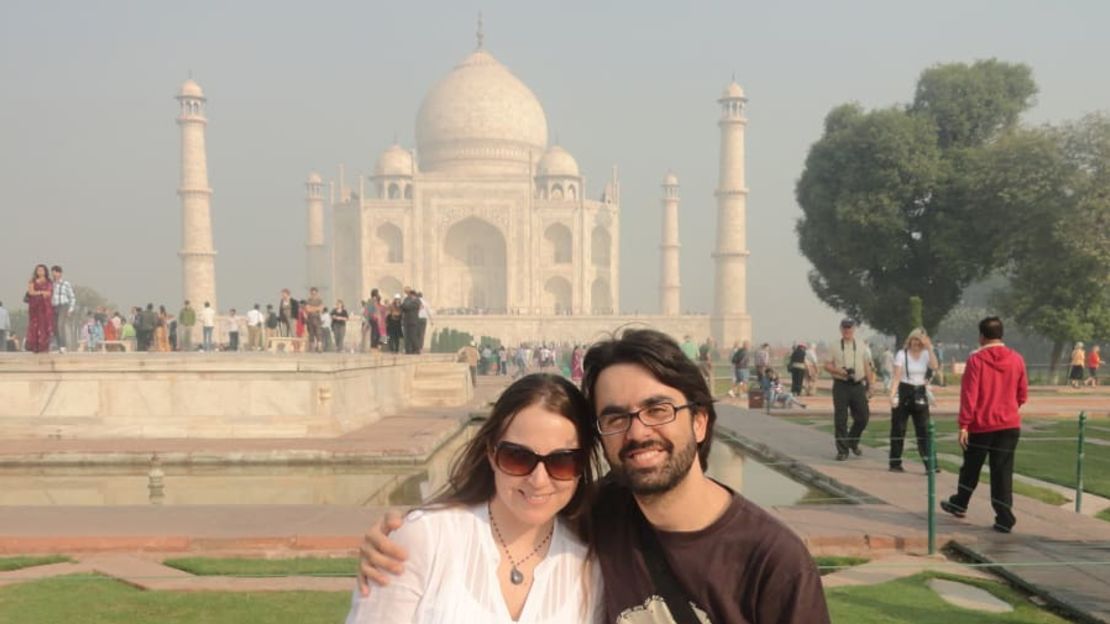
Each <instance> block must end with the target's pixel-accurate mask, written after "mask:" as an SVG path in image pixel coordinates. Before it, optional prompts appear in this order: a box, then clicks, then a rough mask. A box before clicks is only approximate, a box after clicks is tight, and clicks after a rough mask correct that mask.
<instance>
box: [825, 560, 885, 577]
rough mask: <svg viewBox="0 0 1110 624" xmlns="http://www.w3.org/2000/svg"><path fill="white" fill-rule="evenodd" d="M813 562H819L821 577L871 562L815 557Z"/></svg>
mask: <svg viewBox="0 0 1110 624" xmlns="http://www.w3.org/2000/svg"><path fill="white" fill-rule="evenodd" d="M813 560H814V561H815V562H817V569H818V570H820V571H821V576H825V575H826V574H832V573H833V572H839V571H841V570H843V569H844V568H850V567H852V566H858V565H863V564H865V563H867V562H868V561H871V560H870V559H862V558H860V557H814V558H813Z"/></svg>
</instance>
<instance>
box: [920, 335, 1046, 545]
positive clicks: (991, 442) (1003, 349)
mask: <svg viewBox="0 0 1110 624" xmlns="http://www.w3.org/2000/svg"><path fill="white" fill-rule="evenodd" d="M979 345H980V348H979V349H978V350H976V351H975V352H974V353H972V354H971V357H969V358H968V359H967V366H966V367H965V368H964V376H963V380H962V382H961V384H960V438H959V439H960V446H961V447H962V448H963V449H964V462H963V465H962V466H961V467H960V485H959V490H958V491H957V492H956V493H955V494H953V495H952V496H950V497H948V500H943V501H941V503H940V508H941V509H943V510H944V511H946V512H948V513H950V514H952V515H953V516H956V517H957V518H963V517H964V515H965V514H966V513H967V504H968V502H969V501H970V500H971V495H972V494H973V493H974V492H975V486H976V485H978V484H979V471H981V470H982V469H983V461H984V460H988V459H989V462H990V469H991V475H990V476H991V506H992V507H994V514H995V515H994V530H995V531H998V532H999V533H1009V532H1010V531H1011V530H1013V528H1014V523H1015V522H1016V519H1015V518H1014V512H1013V502H1014V487H1013V485H1014V483H1013V482H1014V450H1015V449H1016V448H1017V443H1018V437H1019V436H1020V434H1021V414H1019V413H1018V409H1019V408H1020V407H1021V406H1022V405H1023V404H1024V403H1025V400H1026V398H1027V397H1028V395H1029V381H1028V379H1027V378H1026V375H1025V360H1024V359H1022V357H1021V355H1020V354H1019V353H1018V352H1017V351H1014V350H1013V349H1011V348H1009V347H1007V346H1006V345H1004V344H1002V321H1001V320H999V318H998V317H997V316H991V317H987V318H985V319H983V320H982V321H980V323H979Z"/></svg>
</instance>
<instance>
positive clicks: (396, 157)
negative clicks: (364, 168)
mask: <svg viewBox="0 0 1110 624" xmlns="http://www.w3.org/2000/svg"><path fill="white" fill-rule="evenodd" d="M412 170H413V167H412V152H410V151H408V150H407V149H405V148H403V147H401V146H400V145H398V144H397V143H394V144H393V145H390V146H389V147H387V148H386V149H385V151H384V152H382V155H381V156H380V157H379V158H378V164H377V166H376V167H374V174H375V175H378V176H411V175H412Z"/></svg>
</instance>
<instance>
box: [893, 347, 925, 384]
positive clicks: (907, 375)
mask: <svg viewBox="0 0 1110 624" xmlns="http://www.w3.org/2000/svg"><path fill="white" fill-rule="evenodd" d="M907 355H909V358H908V365H907V358H906V356H907ZM894 367H895V368H901V369H902V383H908V384H913V385H915V386H924V385H925V373H926V372H927V371H928V370H929V351H928V349H922V350H921V352H920V353H918V354H917V357H914V356H913V354H912V353H907V352H906V350H905V349H899V350H898V355H895V356H894Z"/></svg>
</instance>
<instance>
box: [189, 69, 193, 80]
mask: <svg viewBox="0 0 1110 624" xmlns="http://www.w3.org/2000/svg"><path fill="white" fill-rule="evenodd" d="M192 79H193V68H192V67H190V68H189V80H192Z"/></svg>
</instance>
